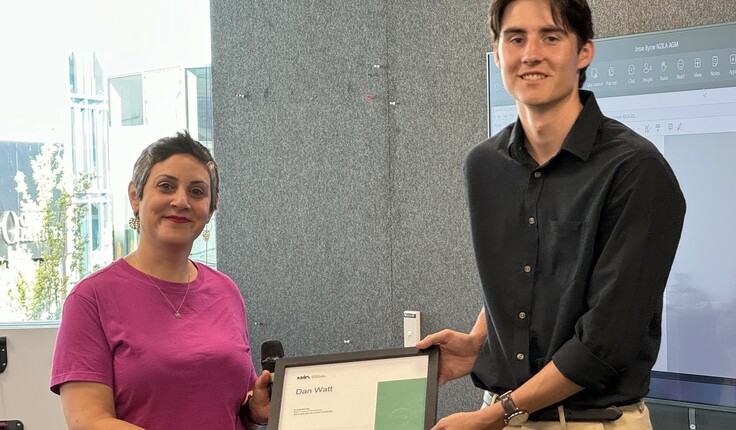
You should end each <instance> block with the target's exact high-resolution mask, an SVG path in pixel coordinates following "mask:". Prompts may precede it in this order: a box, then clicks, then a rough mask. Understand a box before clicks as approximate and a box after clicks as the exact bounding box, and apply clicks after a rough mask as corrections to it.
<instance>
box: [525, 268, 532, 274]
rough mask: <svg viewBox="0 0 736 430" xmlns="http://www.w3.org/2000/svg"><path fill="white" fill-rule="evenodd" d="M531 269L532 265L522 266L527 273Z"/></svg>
mask: <svg viewBox="0 0 736 430" xmlns="http://www.w3.org/2000/svg"><path fill="white" fill-rule="evenodd" d="M531 271H532V266H524V272H525V273H529V272H531Z"/></svg>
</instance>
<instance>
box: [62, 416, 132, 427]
mask: <svg viewBox="0 0 736 430" xmlns="http://www.w3.org/2000/svg"><path fill="white" fill-rule="evenodd" d="M66 425H67V428H68V429H69V430H144V429H143V427H138V426H137V425H134V424H131V423H128V422H125V421H122V420H119V419H117V418H114V417H105V418H93V419H82V418H73V417H68V416H67V417H66Z"/></svg>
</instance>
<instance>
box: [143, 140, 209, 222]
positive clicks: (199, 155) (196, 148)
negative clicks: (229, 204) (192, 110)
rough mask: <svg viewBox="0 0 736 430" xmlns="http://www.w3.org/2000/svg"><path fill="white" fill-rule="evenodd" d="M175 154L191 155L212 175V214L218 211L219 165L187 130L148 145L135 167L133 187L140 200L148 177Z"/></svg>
mask: <svg viewBox="0 0 736 430" xmlns="http://www.w3.org/2000/svg"><path fill="white" fill-rule="evenodd" d="M174 154H190V155H192V156H194V158H196V159H197V160H199V162H200V163H202V165H203V166H204V167H205V168H206V169H207V173H209V175H210V213H212V212H214V211H215V209H217V200H218V199H217V197H218V196H219V194H220V175H219V173H218V171H217V163H215V160H214V159H213V158H212V154H211V153H210V150H209V149H207V147H205V146H204V145H202V144H201V143H199V142H197V141H196V140H194V139H193V138H192V136H190V135H189V132H188V131H187V130H184V132H183V133H182V132H178V133H176V135H175V136H169V137H162V138H161V139H159V140H157V141H155V142H153V143H152V144H150V145H148V146H147V147H146V149H144V150H143V152H141V155H140V156H139V157H138V160H136V162H135V165H134V166H133V179H132V181H133V186H134V187H135V193H136V195H137V196H138V199H139V200H140V199H142V198H143V188H144V187H145V185H146V182H148V176H149V175H150V174H151V169H153V166H154V165H155V164H156V163H160V162H162V161H164V160H166V159H167V158H169V157H171V156H172V155H174Z"/></svg>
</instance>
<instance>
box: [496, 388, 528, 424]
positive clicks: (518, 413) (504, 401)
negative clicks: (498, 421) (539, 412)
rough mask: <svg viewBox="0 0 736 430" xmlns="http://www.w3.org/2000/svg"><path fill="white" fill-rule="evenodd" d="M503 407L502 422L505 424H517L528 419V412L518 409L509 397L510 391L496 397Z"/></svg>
mask: <svg viewBox="0 0 736 430" xmlns="http://www.w3.org/2000/svg"><path fill="white" fill-rule="evenodd" d="M498 400H499V401H500V402H501V407H503V414H504V419H503V422H504V423H506V425H507V426H518V425H521V424H524V423H525V422H526V421H527V420H528V419H529V412H527V411H525V410H522V409H519V408H517V407H516V404H515V403H514V401H513V400H512V399H511V391H507V392H505V393H503V394H501V395H500V396H499V397H498Z"/></svg>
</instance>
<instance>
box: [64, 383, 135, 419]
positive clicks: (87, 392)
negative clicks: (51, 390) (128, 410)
mask: <svg viewBox="0 0 736 430" xmlns="http://www.w3.org/2000/svg"><path fill="white" fill-rule="evenodd" d="M60 391H61V392H60V394H61V405H62V408H63V410H64V418H65V419H66V425H67V428H68V429H69V430H142V429H143V428H142V427H138V426H136V425H133V424H130V423H128V422H125V421H122V420H119V419H117V418H116V415H115V403H114V400H113V393H112V388H111V387H109V386H107V385H104V384H100V383H96V382H67V383H65V384H63V385H62V386H61V389H60Z"/></svg>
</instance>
